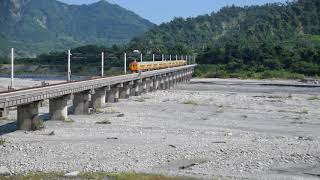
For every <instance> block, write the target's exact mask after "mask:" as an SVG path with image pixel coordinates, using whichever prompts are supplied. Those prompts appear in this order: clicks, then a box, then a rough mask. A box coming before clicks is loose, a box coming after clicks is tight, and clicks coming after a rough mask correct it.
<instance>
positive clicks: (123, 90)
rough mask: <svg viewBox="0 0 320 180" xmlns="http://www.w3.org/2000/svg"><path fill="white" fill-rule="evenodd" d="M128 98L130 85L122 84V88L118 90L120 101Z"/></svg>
mask: <svg viewBox="0 0 320 180" xmlns="http://www.w3.org/2000/svg"><path fill="white" fill-rule="evenodd" d="M129 96H130V83H128V82H127V83H123V87H122V88H121V89H120V99H128V98H129Z"/></svg>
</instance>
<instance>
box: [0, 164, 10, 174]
mask: <svg viewBox="0 0 320 180" xmlns="http://www.w3.org/2000/svg"><path fill="white" fill-rule="evenodd" d="M10 174H11V173H10V171H9V169H8V168H7V167H5V166H1V167H0V176H9V175H10Z"/></svg>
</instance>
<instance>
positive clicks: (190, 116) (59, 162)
mask: <svg viewBox="0 0 320 180" xmlns="http://www.w3.org/2000/svg"><path fill="white" fill-rule="evenodd" d="M275 84H278V85H279V84H282V85H281V86H278V85H277V86H276V85H275ZM283 84H288V85H293V84H294V85H299V83H297V82H293V81H249V80H247V81H244V80H221V79H194V80H192V82H191V83H190V84H181V85H178V86H176V87H175V88H174V89H171V90H166V91H157V92H152V93H147V94H143V95H142V96H141V97H130V98H129V99H127V100H120V102H119V103H114V104H107V106H106V107H105V108H102V109H101V110H100V111H101V112H99V113H96V114H92V115H87V116H75V115H70V118H71V119H72V120H73V121H74V122H70V123H65V122H59V121H46V122H45V126H46V127H45V129H44V130H41V131H36V132H25V131H15V128H16V127H15V124H14V123H12V122H14V121H15V120H16V115H15V111H12V112H11V113H10V117H9V120H7V121H1V122H0V134H1V138H3V139H4V140H5V141H6V142H5V143H4V145H0V152H1V153H0V166H5V167H7V168H8V169H9V170H10V171H11V173H13V174H21V173H27V172H30V171H32V172H33V171H43V172H72V171H84V172H142V173H156V174H165V175H174V176H191V177H198V178H204V179H212V178H216V177H221V178H236V179H238V178H239V179H241V178H249V179H317V178H319V176H320V131H319V130H320V111H319V107H320V87H305V86H302V87H298V86H284V85H283ZM45 104H46V103H45ZM40 111H41V113H42V114H43V116H44V117H47V112H48V107H47V106H46V105H45V106H44V107H42V108H41V109H40ZM97 122H104V123H98V124H97ZM52 132H53V133H52Z"/></svg>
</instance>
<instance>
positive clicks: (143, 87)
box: [141, 78, 148, 93]
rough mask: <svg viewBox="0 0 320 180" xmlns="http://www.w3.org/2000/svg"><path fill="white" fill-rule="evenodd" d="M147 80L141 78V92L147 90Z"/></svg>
mask: <svg viewBox="0 0 320 180" xmlns="http://www.w3.org/2000/svg"><path fill="white" fill-rule="evenodd" d="M147 81H148V79H147V78H145V79H142V85H141V90H142V93H146V92H147Z"/></svg>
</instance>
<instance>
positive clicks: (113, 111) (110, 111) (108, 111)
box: [106, 107, 118, 114]
mask: <svg viewBox="0 0 320 180" xmlns="http://www.w3.org/2000/svg"><path fill="white" fill-rule="evenodd" d="M106 113H111V114H114V113H118V110H117V109H115V108H114V107H108V108H107V110H106Z"/></svg>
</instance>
